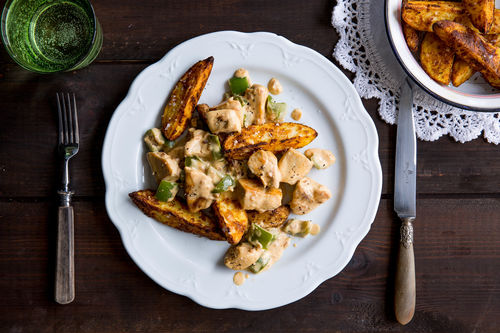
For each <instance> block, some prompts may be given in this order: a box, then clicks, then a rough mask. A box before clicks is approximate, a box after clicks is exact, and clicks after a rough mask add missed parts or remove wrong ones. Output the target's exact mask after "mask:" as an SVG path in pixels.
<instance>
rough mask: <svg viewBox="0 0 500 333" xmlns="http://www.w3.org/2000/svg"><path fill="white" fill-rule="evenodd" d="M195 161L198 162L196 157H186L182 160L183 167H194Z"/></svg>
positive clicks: (198, 159)
mask: <svg viewBox="0 0 500 333" xmlns="http://www.w3.org/2000/svg"><path fill="white" fill-rule="evenodd" d="M197 161H198V162H199V161H200V158H199V157H198V156H186V158H185V159H184V165H185V166H187V167H191V166H194V164H195V163H196V162H197Z"/></svg>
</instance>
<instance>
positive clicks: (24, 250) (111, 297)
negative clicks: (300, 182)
mask: <svg viewBox="0 0 500 333" xmlns="http://www.w3.org/2000/svg"><path fill="white" fill-rule="evenodd" d="M378 1H380V5H381V6H382V5H383V1H381V0H378ZM3 3H5V1H1V2H0V4H2V5H3ZM92 3H93V4H94V7H95V9H96V12H97V15H98V17H99V20H100V22H101V24H102V27H103V30H104V46H103V49H102V52H101V53H100V55H99V57H98V59H97V61H96V62H95V63H93V64H92V65H91V66H89V67H88V68H85V69H83V70H79V71H76V72H70V73H61V74H56V75H38V74H33V73H29V72H27V71H24V70H22V69H20V68H19V67H18V66H17V65H15V64H14V63H13V61H12V60H11V59H10V58H9V57H8V55H7V54H6V52H5V51H4V50H3V48H1V50H0V112H1V116H2V118H1V121H0V295H1V297H0V299H1V301H0V332H213V331H220V332H262V331H273V332H274V331H282V332H400V331H402V332H497V331H498V325H499V322H498V320H499V319H498V313H500V301H499V299H500V287H499V286H500V223H498V222H499V221H500V154H499V149H500V148H499V147H498V146H495V145H492V144H488V143H486V142H485V141H484V140H483V139H477V140H474V141H472V142H469V143H466V144H458V143H456V142H454V141H453V140H452V139H450V138H448V137H443V138H441V139H439V140H438V141H436V142H422V141H419V142H418V171H417V172H418V173H417V191H418V196H417V198H418V201H417V220H416V222H415V224H414V226H415V247H414V249H415V265H416V283H417V285H416V287H417V304H416V313H415V317H414V319H413V320H412V322H410V323H409V324H408V325H407V326H405V327H402V326H400V325H399V324H398V323H397V322H396V320H395V318H394V315H393V304H392V302H393V301H392V300H393V296H394V295H393V286H394V267H395V261H396V254H397V246H398V237H399V233H398V228H399V225H400V222H399V220H398V219H397V217H396V216H395V215H394V213H393V207H392V198H391V197H392V193H393V186H394V172H393V170H394V151H395V137H396V128H395V127H394V126H390V125H387V124H386V123H385V122H383V121H382V120H381V119H380V117H379V116H378V114H377V111H376V110H377V108H378V101H377V100H366V101H364V105H365V107H366V109H367V111H368V112H369V114H370V115H371V117H372V118H373V120H374V123H375V125H376V127H377V130H378V133H379V139H380V146H379V156H380V160H381V163H382V169H383V175H384V184H383V194H382V201H381V205H380V208H379V211H378V214H377V217H376V219H375V221H374V223H373V225H372V229H371V231H370V233H369V234H368V235H367V237H366V238H365V239H364V240H363V242H362V243H361V244H360V245H359V247H358V248H357V249H356V252H355V253H354V256H353V258H352V260H351V261H350V263H349V264H348V265H347V267H346V268H345V269H344V270H343V271H342V272H341V273H340V274H338V275H337V276H336V277H334V278H332V279H329V280H328V281H326V282H324V283H323V284H321V285H320V286H319V287H318V288H317V289H316V290H315V291H313V292H312V293H311V294H310V295H308V296H307V297H305V298H303V299H302V300H300V301H297V302H295V303H292V304H290V305H287V306H284V307H281V308H277V309H273V310H268V311H259V312H245V311H240V310H234V309H232V310H212V309H207V308H203V307H201V306H199V305H197V304H196V303H194V302H192V301H191V300H190V299H188V298H186V297H183V296H179V295H176V294H173V293H171V292H169V291H166V290H164V289H162V288H161V287H159V286H158V285H156V284H155V283H154V282H153V281H152V280H151V279H149V278H148V277H147V276H146V275H145V274H144V273H143V272H142V271H141V270H140V269H139V268H138V267H137V266H136V265H135V264H134V263H133V261H132V260H131V259H130V258H129V256H128V255H127V253H126V251H125V249H124V248H123V245H122V243H121V240H120V238H119V233H118V232H117V230H116V229H115V227H114V226H113V225H112V223H111V222H110V221H109V219H108V217H107V214H106V211H105V207H104V192H105V188H104V182H103V179H102V173H101V166H100V165H101V147H102V143H103V139H104V135H105V131H106V128H107V125H108V122H109V120H110V118H111V116H112V114H113V111H114V110H115V108H116V107H117V106H118V104H119V103H120V101H121V100H122V99H123V98H124V97H125V95H126V94H127V91H128V88H129V86H130V83H131V82H132V80H133V79H134V78H135V77H136V76H137V74H138V73H140V71H141V70H143V69H144V68H146V67H147V66H148V65H149V64H151V63H153V62H155V61H157V60H159V59H160V58H161V57H162V56H163V55H164V54H165V53H166V52H168V51H169V50H170V49H171V48H172V47H174V46H175V45H178V44H179V43H181V42H183V41H185V40H186V39H189V38H191V37H195V36H198V35H200V34H204V33H208V32H212V31H218V30H237V31H271V32H275V33H277V34H280V35H283V36H285V37H286V38H288V39H290V40H291V41H293V42H296V43H299V44H303V45H305V46H308V47H311V48H313V49H314V50H316V51H318V52H320V53H321V54H323V55H324V56H325V57H327V58H328V59H330V60H331V61H332V62H333V63H336V62H335V61H334V60H333V59H332V56H331V53H332V52H333V48H334V45H335V43H336V41H337V38H338V37H337V35H336V33H335V31H334V29H333V28H332V27H331V23H330V22H331V13H332V9H333V6H334V4H335V2H334V1H328V0H318V1H298V0H290V1H287V2H286V4H284V3H283V2H280V1H274V2H273V1H246V0H245V1H243V0H220V1H215V0H209V1H202V2H183V1H161V0H144V1H140V2H137V1H130V0H120V1H118V0H94V1H92ZM381 24H382V20H381ZM344 73H346V75H347V76H348V77H349V78H352V77H353V75H352V74H351V73H348V72H346V71H344ZM69 90H71V91H75V92H77V93H78V106H79V111H80V116H79V118H80V128H81V147H82V148H81V150H80V152H79V154H78V155H77V156H76V157H75V158H74V159H73V160H72V167H71V169H72V180H73V186H74V188H75V189H76V196H75V202H74V206H75V271H76V299H75V301H74V302H73V303H71V304H69V305H65V306H61V305H58V304H56V303H55V302H54V300H53V295H54V287H53V283H54V278H55V276H54V268H55V254H56V235H57V224H56V223H55V222H54V221H57V213H56V212H57V200H56V199H57V198H56V189H57V184H58V181H59V179H58V170H57V165H58V164H57V163H56V162H57V160H56V154H55V143H56V131H55V130H56V119H57V117H56V114H55V112H54V110H55V108H54V98H53V97H54V96H55V93H56V92H58V91H69Z"/></svg>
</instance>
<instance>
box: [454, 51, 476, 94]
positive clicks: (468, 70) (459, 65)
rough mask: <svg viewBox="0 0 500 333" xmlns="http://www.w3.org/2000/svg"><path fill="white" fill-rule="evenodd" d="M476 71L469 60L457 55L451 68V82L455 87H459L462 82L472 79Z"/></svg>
mask: <svg viewBox="0 0 500 333" xmlns="http://www.w3.org/2000/svg"><path fill="white" fill-rule="evenodd" d="M475 72H476V71H475V70H474V69H473V68H472V66H471V65H469V63H468V62H467V61H465V60H462V59H460V58H459V57H456V58H455V62H454V63H453V68H452V70H451V83H452V84H453V85H454V86H455V87H459V86H460V85H461V84H462V83H464V82H465V81H467V80H468V79H470V77H471V76H472V75H473V74H474V73H475Z"/></svg>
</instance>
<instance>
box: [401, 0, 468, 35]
mask: <svg viewBox="0 0 500 333" xmlns="http://www.w3.org/2000/svg"><path fill="white" fill-rule="evenodd" d="M401 10H402V14H401V16H402V18H403V20H404V21H405V22H406V23H407V24H408V25H409V26H411V27H412V28H414V29H416V30H418V31H432V25H433V24H434V23H435V22H437V21H442V20H450V21H453V20H455V19H456V18H457V17H459V16H461V15H464V14H465V10H464V7H463V5H462V4H461V3H460V2H451V1H414V0H411V1H405V2H403V6H402V9H401Z"/></svg>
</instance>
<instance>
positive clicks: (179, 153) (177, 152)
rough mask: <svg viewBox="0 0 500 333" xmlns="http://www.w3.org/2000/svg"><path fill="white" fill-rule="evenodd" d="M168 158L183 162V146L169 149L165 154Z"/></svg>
mask: <svg viewBox="0 0 500 333" xmlns="http://www.w3.org/2000/svg"><path fill="white" fill-rule="evenodd" d="M167 154H168V156H170V157H172V158H173V159H176V160H177V161H180V160H183V159H184V146H179V147H175V148H172V149H170V150H169V151H168V152H167Z"/></svg>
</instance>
